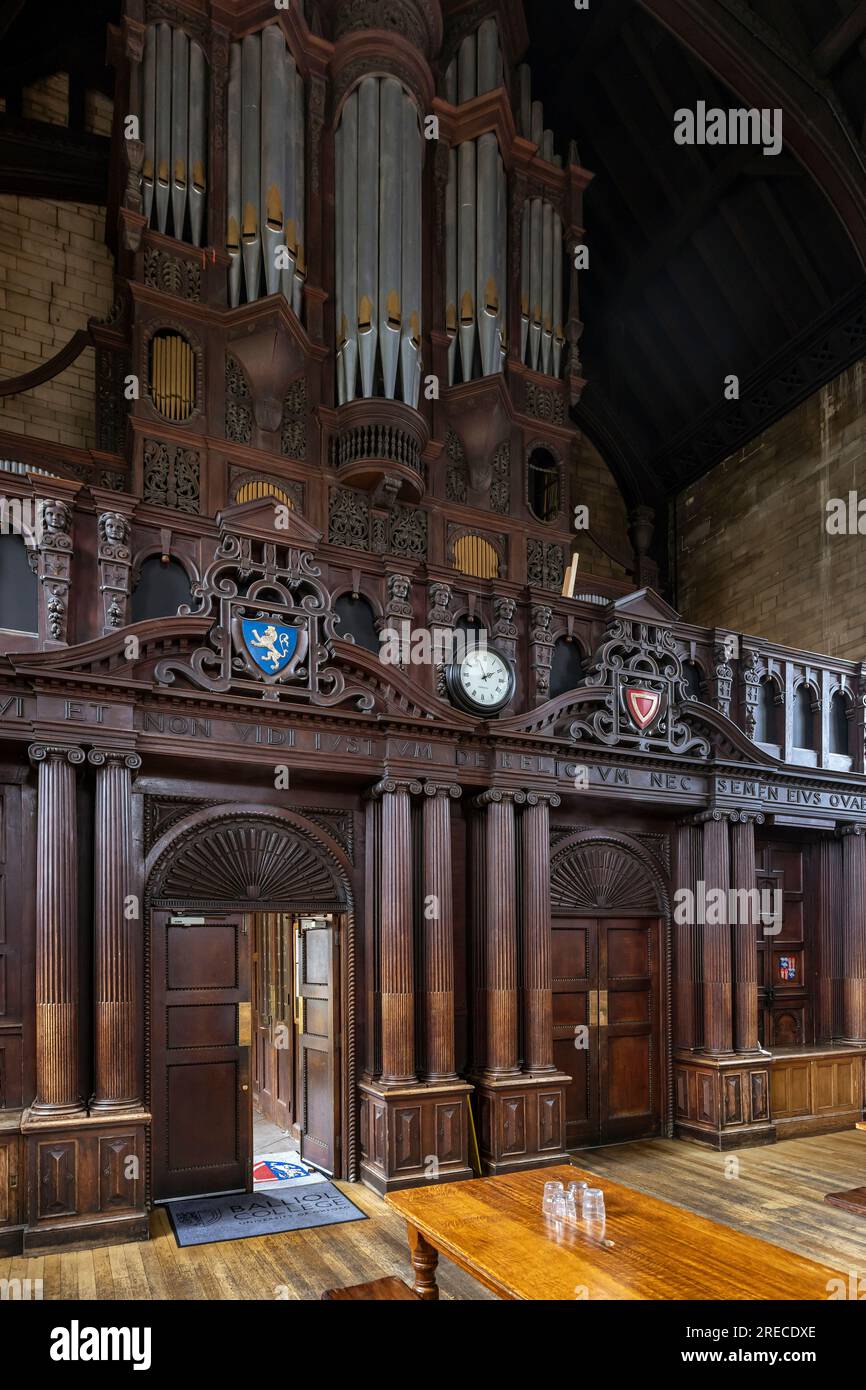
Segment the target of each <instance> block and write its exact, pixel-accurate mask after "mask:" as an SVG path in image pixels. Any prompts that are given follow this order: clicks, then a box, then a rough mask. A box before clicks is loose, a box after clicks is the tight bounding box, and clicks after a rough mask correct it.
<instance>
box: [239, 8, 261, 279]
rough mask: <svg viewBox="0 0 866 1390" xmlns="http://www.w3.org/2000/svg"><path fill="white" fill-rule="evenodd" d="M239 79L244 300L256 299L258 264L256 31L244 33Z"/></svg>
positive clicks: (258, 58) (258, 71)
mask: <svg viewBox="0 0 866 1390" xmlns="http://www.w3.org/2000/svg"><path fill="white" fill-rule="evenodd" d="M241 81H242V90H241V205H242V208H243V216H242V220H241V254H242V256H243V262H244V279H245V281H246V287H247V299H258V297H259V280H260V276H261V266H262V242H261V235H260V231H259V188H260V186H261V170H260V163H261V114H260V107H261V99H262V41H261V37H260V36H259V35H258V34H247V36H246V38H245V39H243V40H242V42H241Z"/></svg>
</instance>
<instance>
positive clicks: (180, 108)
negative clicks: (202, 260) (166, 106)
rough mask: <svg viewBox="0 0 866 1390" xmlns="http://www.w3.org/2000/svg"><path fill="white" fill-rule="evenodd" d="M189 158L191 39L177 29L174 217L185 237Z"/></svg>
mask: <svg viewBox="0 0 866 1390" xmlns="http://www.w3.org/2000/svg"><path fill="white" fill-rule="evenodd" d="M188 155H189V39H188V38H187V36H186V34H185V33H184V32H183V30H182V29H175V31H174V33H173V35H172V41H171V215H172V219H173V222H174V229H175V232H176V234H177V235H178V236H182V235H183V225H184V214H185V212H186V187H187V158H188Z"/></svg>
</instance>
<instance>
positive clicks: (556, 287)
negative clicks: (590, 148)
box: [516, 63, 576, 377]
mask: <svg viewBox="0 0 866 1390" xmlns="http://www.w3.org/2000/svg"><path fill="white" fill-rule="evenodd" d="M516 123H517V129H518V131H519V133H520V134H521V136H523V137H524V138H525V139H529V140H531V141H532V143H533V144H534V145H536V146H537V147H538V156H537V157H538V158H540V159H543V160H545V161H546V162H547V163H548V164H554V165H556V167H557V168H562V159H561V158H560V156H559V155H557V154H556V152H555V150H554V147H553V138H554V137H553V131H552V130H550V129H548V128H545V125H544V107H543V105H542V103H541V102H540V101H533V100H532V74H531V72H530V69H529V67H528V66H527V65H526V64H525V63H524V64H522V65H521V66H520V67H519V68H518V70H517V111H516ZM569 158H571V154H570V155H569ZM575 159H576V152H575ZM562 241H563V229H562V218H561V217H560V215H559V213H557V211H556V209H555V208H554V206H553V204H552V203H550V202H549V201H548V200H547V199H546V198H542V197H536V198H530V199H528V200H527V202H526V203H525V204H524V207H523V209H522V213H521V218H520V243H521V250H520V360H521V361H522V362H526V363H528V364H529V366H530V367H532V368H533V370H534V371H540V372H544V373H546V374H548V375H550V374H553V375H554V376H557V377H558V376H559V375H560V374H561V371H562V361H563V351H564V348H565V331H564V327H563V261H562V256H563V249H562Z"/></svg>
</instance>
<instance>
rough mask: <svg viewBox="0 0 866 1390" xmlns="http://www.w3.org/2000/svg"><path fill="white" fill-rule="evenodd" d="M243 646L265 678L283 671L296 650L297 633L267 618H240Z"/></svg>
mask: <svg viewBox="0 0 866 1390" xmlns="http://www.w3.org/2000/svg"><path fill="white" fill-rule="evenodd" d="M241 630H242V632H243V637H244V645H245V647H246V649H247V652H248V653H249V655H250V657H251V658H252V660H253V661H254V662H255V664H256V666H258V668H259V670H260V671H264V673H265V675H266V676H278V675H279V674H280V672H281V671H284V670H285V669H286V667H287V666H288V664H289V662H290V661H291V659H292V657H293V656H294V655H295V652H296V651H297V649H298V637H299V632H298V629H297V628H296V627H287V626H286V624H285V623H275V622H271V620H270V619H269V618H242V619H241Z"/></svg>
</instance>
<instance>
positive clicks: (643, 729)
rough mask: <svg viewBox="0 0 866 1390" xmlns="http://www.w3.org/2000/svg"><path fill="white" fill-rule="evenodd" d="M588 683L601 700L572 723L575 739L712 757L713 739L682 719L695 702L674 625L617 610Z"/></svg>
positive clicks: (587, 688)
mask: <svg viewBox="0 0 866 1390" xmlns="http://www.w3.org/2000/svg"><path fill="white" fill-rule="evenodd" d="M583 689H584V690H585V692H586V694H587V696H590V697H591V696H592V693H593V692H594V691H597V695H598V700H597V704H596V708H595V709H591V706H592V704H593V703H594V702H593V701H592V699H591V698H590V699H587V700H586V702H585V704H586V705H589V706H590V709H591V712H590V710H588V711H587V713H586V714H585V715H583V716H582V717H581V718H580V719H575V720H574V721H573V722H572V724H571V726H570V729H569V733H570V735H571V737H572V738H573V739H575V740H576V741H578V742H579V741H580V740H581V739H592V740H597V741H599V742H601V743H606V744H609V745H611V746H612V745H614V744H633V745H634V746H635V747H637V748H639V749H641V750H646V751H649V750H652V751H654V752H664V753H694V754H695V755H697V756H699V757H707V756H708V755H709V752H710V745H709V741H708V740H707V739H706V738H704V737H702V736H701V735H699V734H696V733H695V732H694V731H693V730H692V729H691V728H690V727H689V726H688V725H687V724H686V723H685V721H684V720H683V719H682V717H681V716H682V710H683V707H687V706H688V705H689V704H690V703H692V699H693V697H692V695H691V694H690V692H689V687H688V683H687V682H686V679H685V677H684V675H683V658H682V655H681V653H680V651H679V646H678V643H677V641H676V639H675V638H674V635H673V633H672V631H671V629H670V628H669V627H668V626H666V625H665V624H664V623H663V622H653V621H651V620H647V618H646V617H644V616H640V617H638V616H632V615H630V614H629V613H627V612H616V611H615V612H614V614H613V616H612V618H611V621H610V623H609V625H608V628H607V631H606V633H605V635H604V639H603V641H602V643H601V645H600V647H599V648H598V650H597V652H596V654H595V660H594V662H593V665H592V666H591V667H590V669H589V671H588V672H587V675H586V679H585V681H584V685H583Z"/></svg>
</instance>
